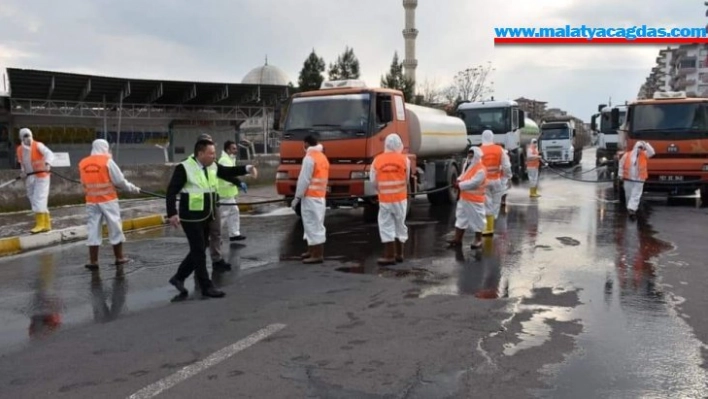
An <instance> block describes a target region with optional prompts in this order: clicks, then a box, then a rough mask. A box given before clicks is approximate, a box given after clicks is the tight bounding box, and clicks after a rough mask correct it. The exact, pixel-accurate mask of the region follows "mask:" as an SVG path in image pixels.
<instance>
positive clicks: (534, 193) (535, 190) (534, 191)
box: [531, 187, 540, 198]
mask: <svg viewBox="0 0 708 399" xmlns="http://www.w3.org/2000/svg"><path fill="white" fill-rule="evenodd" d="M538 197H540V195H539V194H538V187H532V188H531V198H538Z"/></svg>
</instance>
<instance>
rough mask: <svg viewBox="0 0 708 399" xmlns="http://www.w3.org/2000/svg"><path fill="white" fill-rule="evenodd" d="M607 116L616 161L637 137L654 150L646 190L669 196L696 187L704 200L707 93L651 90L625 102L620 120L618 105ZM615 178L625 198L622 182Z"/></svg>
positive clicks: (706, 198) (707, 193) (707, 160)
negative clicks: (614, 139)
mask: <svg viewBox="0 0 708 399" xmlns="http://www.w3.org/2000/svg"><path fill="white" fill-rule="evenodd" d="M611 118H612V129H617V130H618V132H619V151H618V152H617V155H616V156H615V157H616V158H615V159H616V160H617V161H619V159H620V158H621V157H622V155H623V154H624V153H625V152H627V151H631V150H632V148H634V144H635V143H636V142H637V140H641V141H646V142H647V143H649V144H651V146H652V147H653V148H654V150H655V152H656V155H654V156H653V157H652V158H649V161H648V165H647V168H648V172H649V178H648V179H647V181H646V183H645V184H644V191H645V192H659V193H665V194H667V195H668V197H669V198H670V197H672V196H679V195H685V194H692V193H695V192H696V190H700V195H701V200H702V202H703V203H704V204H706V203H708V98H690V97H686V93H685V92H656V93H654V96H653V98H651V99H645V100H637V101H634V102H632V103H630V104H629V105H628V107H627V115H626V118H625V120H624V123H623V124H620V120H621V115H620V110H619V109H617V108H614V109H613V110H612V115H611ZM618 167H620V168H621V167H622V165H618ZM615 183H616V184H615V187H616V188H617V189H618V190H619V191H620V192H621V197H620V199H621V201H624V193H623V192H622V191H623V185H622V184H621V182H620V181H619V180H616V181H615Z"/></svg>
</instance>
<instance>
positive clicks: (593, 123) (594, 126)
mask: <svg viewBox="0 0 708 399" xmlns="http://www.w3.org/2000/svg"><path fill="white" fill-rule="evenodd" d="M590 130H593V131H594V130H597V115H593V116H592V118H591V119H590Z"/></svg>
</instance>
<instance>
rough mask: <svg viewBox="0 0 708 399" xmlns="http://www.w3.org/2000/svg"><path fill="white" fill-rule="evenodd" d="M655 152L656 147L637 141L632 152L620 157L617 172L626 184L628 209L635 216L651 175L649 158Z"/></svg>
mask: <svg viewBox="0 0 708 399" xmlns="http://www.w3.org/2000/svg"><path fill="white" fill-rule="evenodd" d="M654 154H655V151H654V148H653V147H652V146H651V145H650V144H649V143H647V142H646V141H637V142H636V143H635V144H634V148H633V149H632V151H630V152H625V153H624V155H622V158H620V161H619V168H618V171H617V174H618V176H619V178H620V179H622V180H623V184H624V195H625V198H626V199H627V211H629V216H630V217H631V218H634V217H635V216H636V213H637V209H638V208H639V202H640V201H641V199H642V192H643V190H644V182H645V181H646V180H647V178H648V177H649V171H648V169H647V160H648V159H649V158H651V157H653V156H654Z"/></svg>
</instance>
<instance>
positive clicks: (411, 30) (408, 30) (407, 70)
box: [403, 0, 418, 81]
mask: <svg viewBox="0 0 708 399" xmlns="http://www.w3.org/2000/svg"><path fill="white" fill-rule="evenodd" d="M416 7H418V0H403V8H404V9H405V10H406V27H405V29H403V38H404V39H405V41H406V58H405V59H404V60H403V73H404V75H405V76H406V77H409V78H411V79H413V80H414V81H415V68H416V67H417V66H418V60H417V59H416V58H415V39H416V37H417V36H418V29H416V28H415V9H416Z"/></svg>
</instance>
